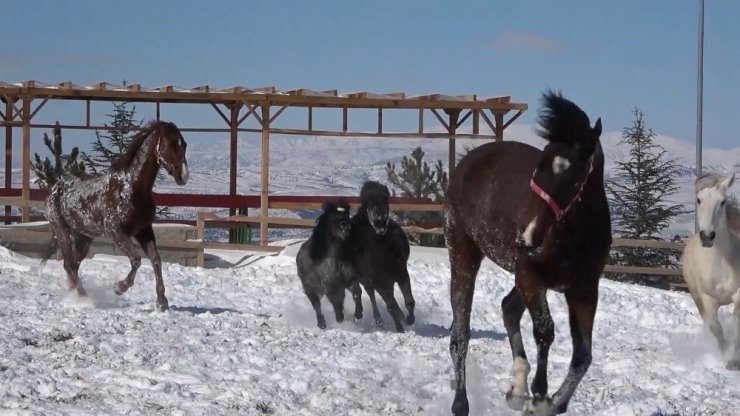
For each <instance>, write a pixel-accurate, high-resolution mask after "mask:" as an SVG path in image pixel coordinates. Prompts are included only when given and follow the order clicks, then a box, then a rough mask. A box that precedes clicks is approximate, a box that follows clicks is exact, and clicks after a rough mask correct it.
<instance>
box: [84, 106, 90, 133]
mask: <svg viewBox="0 0 740 416" xmlns="http://www.w3.org/2000/svg"><path fill="white" fill-rule="evenodd" d="M85 126H87V127H90V100H85Z"/></svg>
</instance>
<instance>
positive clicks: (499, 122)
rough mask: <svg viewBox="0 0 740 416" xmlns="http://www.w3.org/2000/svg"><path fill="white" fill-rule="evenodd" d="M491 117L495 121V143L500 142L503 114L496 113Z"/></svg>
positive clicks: (502, 137) (502, 132)
mask: <svg viewBox="0 0 740 416" xmlns="http://www.w3.org/2000/svg"><path fill="white" fill-rule="evenodd" d="M493 117H494V119H495V120H496V141H497V142H500V141H502V140H504V114H503V113H499V112H497V113H494V114H493Z"/></svg>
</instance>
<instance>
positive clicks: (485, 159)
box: [445, 91, 611, 416]
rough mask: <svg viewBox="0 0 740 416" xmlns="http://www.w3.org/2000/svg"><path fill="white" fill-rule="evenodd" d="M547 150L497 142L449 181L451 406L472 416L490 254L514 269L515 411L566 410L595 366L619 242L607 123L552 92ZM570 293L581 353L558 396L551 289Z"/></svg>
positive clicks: (543, 122)
mask: <svg viewBox="0 0 740 416" xmlns="http://www.w3.org/2000/svg"><path fill="white" fill-rule="evenodd" d="M539 134H540V136H542V138H544V139H545V140H546V141H547V142H548V143H547V145H546V146H545V148H544V149H543V150H542V151H540V150H538V149H536V148H534V147H532V146H529V145H526V144H523V143H520V142H496V143H490V144H486V145H483V146H480V147H478V148H476V149H474V150H472V151H471V152H470V153H468V154H467V155H466V156H465V157H464V158H463V159H462V160H461V161H460V164H459V165H458V167H457V168H456V169H455V171H454V172H453V175H452V176H451V177H450V185H449V189H448V191H447V199H446V203H445V238H446V240H447V247H448V248H449V256H450V268H451V271H452V281H451V284H450V291H451V293H450V295H451V296H450V298H451V303H452V312H453V322H452V333H451V336H450V355H451V356H452V362H453V366H454V369H455V390H456V391H455V399H454V402H453V404H452V412H453V414H454V415H456V416H461V415H467V414H468V399H467V393H466V387H465V357H466V355H467V351H468V341H469V339H470V312H471V307H472V302H473V292H474V289H475V279H476V275H477V273H478V268H479V267H480V264H481V260H482V259H483V257H484V256H487V257H488V258H490V259H491V260H493V261H494V262H495V263H497V264H499V265H501V266H502V267H504V268H505V269H507V270H509V271H510V272H513V273H514V274H515V287H514V288H513V289H512V290H511V292H510V293H509V294H508V295H506V296H505V297H504V299H503V302H502V304H501V307H502V310H503V316H504V325H505V327H506V332H507V334H508V338H509V343H510V345H511V350H512V355H513V361H514V362H513V373H514V374H513V382H512V385H511V388H510V390H509V391H508V393H507V394H506V401H507V404H508V405H509V407H511V408H512V409H515V410H521V409H524V413H525V414H536V415H552V414H558V413H564V412H565V411H566V410H567V407H568V403H569V401H570V399H571V397H572V395H573V393H574V391H575V389H576V387H577V386H578V384H579V382H580V381H581V379H582V378H583V376H584V374H585V373H586V371H587V370H588V367H589V366H590V364H591V333H592V328H593V323H594V315H595V313H596V304H597V301H598V289H599V277H600V275H601V273H602V271H603V268H604V264H605V263H606V259H607V256H608V254H609V248H610V246H611V224H610V219H609V206H608V205H607V200H606V194H605V192H604V155H603V151H602V147H601V143H600V141H599V137H600V135H601V119H599V120H597V121H596V123H595V125H594V127H591V124H590V121H589V119H588V116H587V115H586V113H584V112H583V111H582V110H581V109H580V108H579V107H578V106H577V105H575V104H574V103H572V102H571V101H568V100H566V99H565V98H563V97H562V96H561V95H560V94H559V93H554V92H552V91H548V92H546V93H545V94H544V97H543V108H542V110H541V113H540V131H539ZM550 289H552V290H557V291H559V292H562V293H564V294H565V299H566V301H567V304H568V311H569V314H570V332H571V337H572V340H573V355H572V358H571V362H570V368H569V370H568V374H567V376H566V377H565V380H564V381H563V383H562V385H561V386H560V388H559V389H558V390H557V392H555V394H554V395H553V396H552V398H550V397H549V396H548V394H547V393H548V386H547V360H548V353H549V349H550V345H551V344H552V341H553V338H554V324H553V320H552V318H551V316H550V312H549V309H548V304H547V298H546V294H547V291H548V290H550ZM525 309H527V310H528V311H529V314H530V315H531V317H532V322H533V330H534V331H533V332H534V338H535V341H536V343H537V371H536V373H535V376H534V379H533V381H532V397H530V396H529V389H528V386H527V377H528V374H529V370H530V366H529V362H528V361H527V356H526V353H525V351H524V345H523V343H522V336H521V332H520V320H521V318H522V315H523V314H524V310H525Z"/></svg>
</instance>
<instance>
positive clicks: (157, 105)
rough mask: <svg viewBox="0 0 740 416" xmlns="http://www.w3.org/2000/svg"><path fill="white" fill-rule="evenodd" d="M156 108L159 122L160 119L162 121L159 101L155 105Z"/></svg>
mask: <svg viewBox="0 0 740 416" xmlns="http://www.w3.org/2000/svg"><path fill="white" fill-rule="evenodd" d="M154 107H155V108H156V110H155V111H156V113H157V115H156V120H159V119H160V118H159V114H160V112H159V101H157V103H156V105H155V106H154Z"/></svg>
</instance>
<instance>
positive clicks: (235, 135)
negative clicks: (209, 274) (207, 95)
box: [229, 102, 242, 243]
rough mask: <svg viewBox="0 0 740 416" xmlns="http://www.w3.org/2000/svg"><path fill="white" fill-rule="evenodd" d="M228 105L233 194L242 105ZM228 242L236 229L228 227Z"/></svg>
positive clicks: (231, 212) (233, 212)
mask: <svg viewBox="0 0 740 416" xmlns="http://www.w3.org/2000/svg"><path fill="white" fill-rule="evenodd" d="M230 107H231V108H230V110H231V118H230V119H229V128H230V131H229V138H230V142H229V143H230V146H229V195H231V196H235V195H236V179H237V175H236V173H237V172H236V171H237V169H238V166H237V161H238V157H237V153H238V152H239V132H238V131H237V128H238V127H239V112H240V111H241V108H242V107H241V103H236V102H234V103H231V105H230ZM232 215H236V208H234V207H231V208H229V216H232ZM229 242H230V243H235V242H236V230H235V229H233V228H229Z"/></svg>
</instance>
